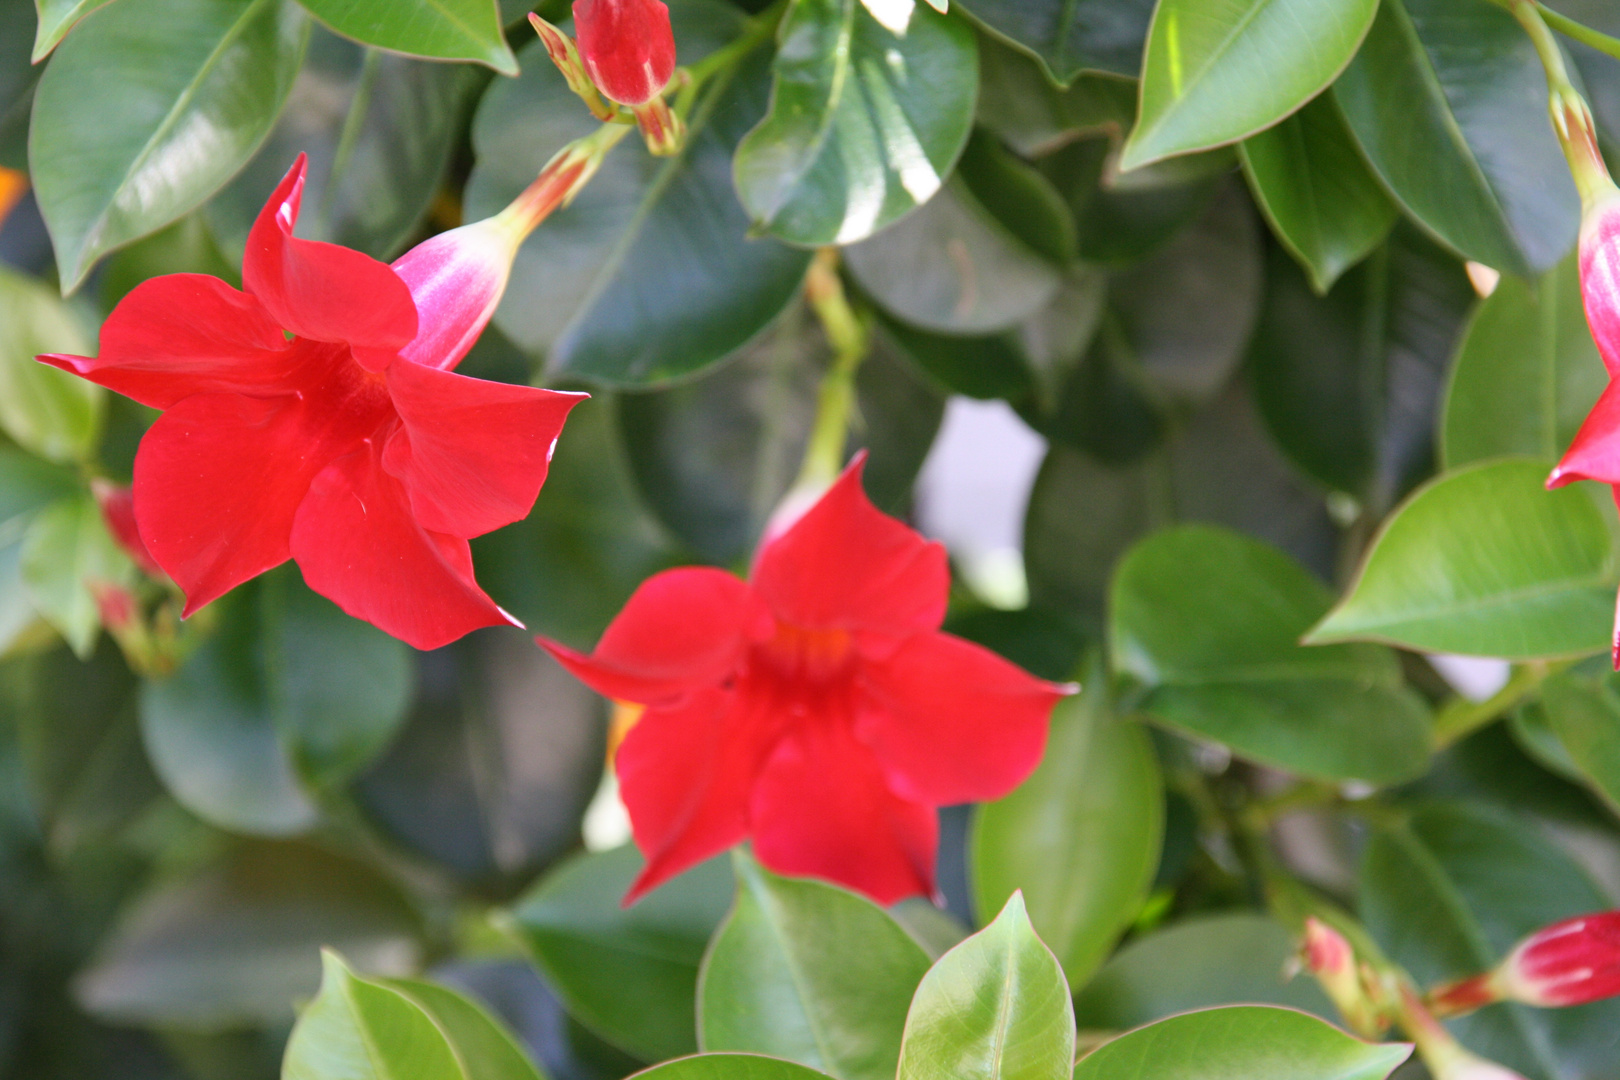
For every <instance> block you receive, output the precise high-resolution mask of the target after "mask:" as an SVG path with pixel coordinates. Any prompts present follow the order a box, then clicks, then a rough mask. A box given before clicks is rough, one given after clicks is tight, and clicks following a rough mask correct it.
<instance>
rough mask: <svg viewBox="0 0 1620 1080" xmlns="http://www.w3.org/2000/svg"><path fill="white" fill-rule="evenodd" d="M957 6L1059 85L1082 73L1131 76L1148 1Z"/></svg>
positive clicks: (978, 0)
mask: <svg viewBox="0 0 1620 1080" xmlns="http://www.w3.org/2000/svg"><path fill="white" fill-rule="evenodd" d="M957 4H958V6H960V7H962V8H963V9H965V10H966V11H967V12H968V13H969V14H971V15H972V16H973V17H974V18H975V19H976V20H978V21H979V22H980V23H982V24H983V25H985V26H986V27H988V28H989V29H991V30H993V31H994V32H995V33H996V34H998V35H999V36H1001V37H1004V38H1006V39H1007V40H1008V41H1010V42H1012V43H1014V44H1015V45H1018V46H1019V47H1020V48H1022V49H1024V50H1026V51H1028V52H1029V53H1031V54H1032V55H1034V56H1038V57H1040V60H1041V63H1042V64H1043V65H1044V66H1045V67H1046V70H1047V71H1048V72H1049V73H1050V74H1051V76H1052V78H1054V79H1055V80H1057V81H1058V82H1059V83H1065V84H1066V83H1068V82H1070V81H1071V80H1073V79H1074V77H1075V76H1076V75H1077V74H1079V73H1080V72H1082V71H1106V72H1112V73H1113V74H1115V75H1127V76H1130V77H1132V78H1134V77H1135V76H1136V74H1137V72H1138V71H1139V70H1140V69H1141V67H1142V45H1143V42H1144V40H1145V39H1146V38H1147V30H1148V20H1149V19H1150V17H1151V16H1152V13H1153V4H1152V2H1151V0H968V2H967V3H962V0H957Z"/></svg>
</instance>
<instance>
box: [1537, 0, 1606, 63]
mask: <svg viewBox="0 0 1620 1080" xmlns="http://www.w3.org/2000/svg"><path fill="white" fill-rule="evenodd" d="M1536 10H1537V11H1538V12H1540V13H1541V17H1542V19H1543V20H1544V21H1545V22H1546V23H1547V25H1548V26H1551V27H1552V28H1553V29H1554V30H1557V31H1558V32H1559V33H1560V34H1563V35H1564V36H1565V37H1567V38H1569V39H1571V40H1572V41H1578V42H1580V43H1581V44H1582V45H1590V46H1591V47H1592V48H1594V49H1596V50H1597V51H1598V52H1602V53H1608V54H1609V55H1610V56H1613V57H1616V58H1617V59H1620V38H1616V37H1610V36H1609V35H1608V34H1604V33H1601V32H1599V31H1597V30H1593V29H1592V28H1591V27H1590V26H1583V25H1582V24H1580V23H1578V22H1576V21H1575V20H1574V19H1571V18H1570V17H1569V16H1567V15H1560V14H1558V12H1556V11H1554V10H1552V9H1551V8H1549V7H1547V6H1546V5H1545V4H1539V3H1538V4H1537V5H1536Z"/></svg>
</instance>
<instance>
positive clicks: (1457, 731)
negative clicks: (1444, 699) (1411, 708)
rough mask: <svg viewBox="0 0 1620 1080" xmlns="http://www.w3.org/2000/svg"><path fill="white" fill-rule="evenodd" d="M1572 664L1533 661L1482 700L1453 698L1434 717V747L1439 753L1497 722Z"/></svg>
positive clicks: (1571, 662)
mask: <svg viewBox="0 0 1620 1080" xmlns="http://www.w3.org/2000/svg"><path fill="white" fill-rule="evenodd" d="M1573 663H1574V661H1572V660H1566V661H1558V662H1548V661H1544V660H1541V661H1535V662H1533V663H1529V664H1523V665H1521V666H1519V667H1516V668H1514V669H1513V675H1512V676H1511V677H1510V678H1509V679H1508V681H1507V685H1505V686H1503V687H1502V689H1500V690H1498V691H1497V692H1496V693H1494V694H1492V695H1491V696H1490V697H1489V698H1487V699H1486V700H1484V701H1469V700H1468V699H1466V698H1453V699H1452V700H1451V701H1450V702H1449V703H1447V704H1446V705H1445V707H1444V708H1442V709H1441V710H1440V712H1439V713H1438V714H1436V715H1435V718H1434V744H1435V748H1436V749H1437V750H1443V749H1445V748H1446V747H1448V746H1450V745H1452V744H1453V743H1456V742H1460V741H1462V740H1463V739H1465V738H1467V737H1468V736H1469V735H1472V734H1473V733H1474V732H1476V731H1478V730H1479V729H1480V728H1482V727H1485V726H1486V725H1487V724H1491V723H1493V722H1495V721H1496V720H1498V719H1500V718H1501V716H1502V714H1504V713H1506V712H1507V711H1508V710H1510V709H1512V708H1514V707H1515V706H1517V705H1518V704H1520V703H1521V702H1523V701H1524V700H1525V699H1526V698H1528V697H1529V696H1530V695H1532V694H1534V693H1535V692H1536V691H1537V690H1538V689H1540V687H1541V684H1542V683H1543V682H1545V681H1546V679H1547V677H1548V676H1549V675H1556V674H1557V673H1558V672H1560V671H1563V670H1565V669H1567V668H1568V667H1570V666H1571V665H1572V664H1573Z"/></svg>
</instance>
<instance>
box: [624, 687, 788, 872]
mask: <svg viewBox="0 0 1620 1080" xmlns="http://www.w3.org/2000/svg"><path fill="white" fill-rule="evenodd" d="M748 707H749V703H748V702H747V700H746V699H745V698H743V697H741V696H740V695H739V694H737V693H736V692H734V691H731V690H719V689H708V690H703V691H701V692H699V693H695V694H692V695H690V696H688V697H686V698H684V699H683V700H681V702H680V703H679V704H677V705H674V706H671V707H668V708H653V709H648V710H647V712H646V714H645V715H643V716H642V718H641V719H640V720H639V721H638V722H637V723H636V725H635V727H633V728H631V729H630V733H629V734H628V735H626V736H625V737H624V742H623V744H621V745H620V747H619V752H618V754H617V755H616V756H615V758H614V770H615V771H616V772H617V773H618V777H619V791H620V792H621V793H622V796H623V798H624V805H625V809H627V810H628V811H629V812H630V824H631V826H632V828H633V829H634V831H635V836H636V846H637V847H638V848H640V849H641V851H642V853H643V854H645V855H646V856H647V865H646V867H645V868H644V869H643V870H642V871H641V876H640V877H638V878H637V879H636V882H635V884H634V885H632V886H631V887H630V892H629V893H628V894H627V895H626V896H625V899H624V902H625V903H626V904H632V903H635V901H636V900H637V899H639V898H640V897H641V896H642V895H643V894H645V893H647V892H650V891H651V890H653V889H656V888H657V887H658V886H659V885H662V884H663V883H664V882H665V881H668V880H669V879H670V878H672V877H674V876H675V875H677V874H679V873H680V872H681V871H683V870H686V869H687V868H689V867H692V866H695V865H697V864H698V863H700V862H702V861H703V860H704V859H707V858H711V857H712V856H715V855H718V854H719V853H720V852H722V851H724V850H726V849H727V848H729V847H731V846H732V845H733V844H736V843H738V842H739V841H741V840H742V839H743V836H744V834H745V833H746V832H747V829H748V797H749V794H750V793H751V792H752V791H753V787H754V777H755V776H756V775H757V774H758V773H759V769H760V765H761V763H762V762H763V760H764V757H765V755H766V754H767V753H769V751H770V746H771V742H772V740H773V739H774V738H775V730H776V729H775V726H774V725H771V724H768V723H760V722H758V720H759V719H760V718H758V717H751V716H739V715H738V713H739V712H741V711H743V710H746V709H748Z"/></svg>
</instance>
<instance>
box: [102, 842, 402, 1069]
mask: <svg viewBox="0 0 1620 1080" xmlns="http://www.w3.org/2000/svg"><path fill="white" fill-rule="evenodd" d="M420 934H421V931H420V927H419V925H418V922H417V920H416V917H415V916H414V915H413V914H412V912H411V907H410V904H409V903H408V902H407V901H406V899H405V897H404V896H403V895H401V894H400V893H399V892H398V891H397V890H396V889H395V887H394V886H393V885H392V884H390V883H389V882H388V881H387V880H386V879H384V878H382V877H380V876H379V875H378V874H377V873H376V871H374V870H372V869H370V868H368V867H366V866H364V865H362V864H360V863H358V862H355V861H353V860H351V859H348V858H343V857H339V856H336V855H331V854H328V853H326V852H324V851H321V850H320V849H318V848H314V847H310V846H307V845H303V844H285V843H263V842H253V843H247V844H243V845H241V846H240V847H238V848H237V849H235V850H234V851H233V852H232V853H231V854H229V855H228V856H226V857H225V859H223V860H222V861H219V862H217V863H215V864H214V865H212V866H209V867H207V868H206V869H203V870H201V871H200V872H196V873H191V874H187V875H185V876H184V877H181V878H179V879H178V880H166V881H162V882H160V883H158V884H156V885H155V886H153V887H152V888H151V889H150V890H148V891H147V892H145V893H144V894H142V895H141V896H139V897H137V898H136V899H135V900H134V902H133V903H131V904H130V905H129V907H128V908H127V909H126V910H125V912H124V913H123V914H122V916H121V918H120V920H119V923H118V925H117V926H116V928H115V929H114V930H113V932H112V934H111V935H110V936H109V937H108V939H107V940H106V941H105V942H104V943H103V945H102V946H101V948H100V950H99V951H98V952H97V954H96V956H95V958H94V959H93V960H92V961H91V963H90V965H89V967H88V968H87V969H86V970H85V971H84V973H83V974H82V975H81V976H80V977H79V980H78V982H77V985H76V990H77V995H78V998H79V1000H80V1002H81V1003H82V1004H83V1005H84V1006H85V1007H86V1008H87V1009H88V1010H90V1011H91V1012H92V1013H93V1014H95V1015H96V1016H98V1017H101V1018H102V1019H104V1020H106V1021H108V1022H111V1023H116V1024H120V1025H129V1024H149V1025H159V1026H164V1027H174V1028H179V1029H182V1030H189V1031H209V1030H219V1029H221V1028H226V1027H233V1026H244V1025H272V1026H274V1025H282V1024H285V1023H286V1022H287V1021H288V1020H291V1019H292V1006H293V1003H294V1002H295V1001H297V1000H300V999H306V998H308V997H309V996H310V995H311V994H313V993H314V992H315V989H316V985H317V983H318V982H319V981H320V970H321V965H320V961H319V950H320V948H321V947H322V946H323V945H324V946H330V947H332V948H335V949H342V950H343V951H344V952H345V953H347V954H348V955H349V956H350V957H352V958H353V960H354V962H355V964H356V965H357V966H359V967H361V968H363V969H365V970H368V971H385V972H389V973H394V974H403V973H405V972H407V971H410V970H411V969H413V968H414V967H415V966H416V965H417V964H418V963H419V962H420V960H421V945H420V943H419V942H420ZM323 1080H324V1078H323Z"/></svg>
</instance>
